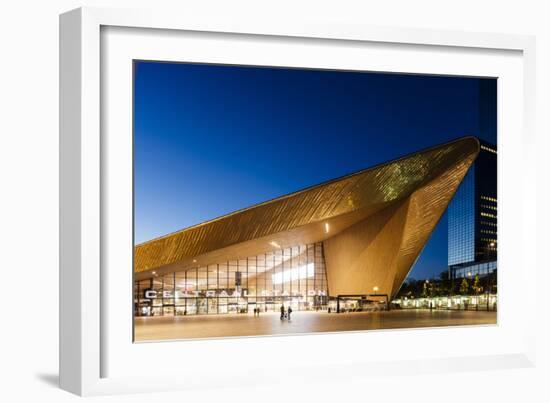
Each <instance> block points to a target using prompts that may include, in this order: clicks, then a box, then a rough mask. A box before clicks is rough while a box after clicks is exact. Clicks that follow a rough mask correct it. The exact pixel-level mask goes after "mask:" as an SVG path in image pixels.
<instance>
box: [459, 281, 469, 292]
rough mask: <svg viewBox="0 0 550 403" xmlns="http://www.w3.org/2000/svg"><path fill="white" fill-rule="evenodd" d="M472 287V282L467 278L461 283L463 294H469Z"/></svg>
mask: <svg viewBox="0 0 550 403" xmlns="http://www.w3.org/2000/svg"><path fill="white" fill-rule="evenodd" d="M469 289H470V284H469V283H468V280H466V278H463V279H462V283H460V293H461V294H462V295H466V294H468V290H469Z"/></svg>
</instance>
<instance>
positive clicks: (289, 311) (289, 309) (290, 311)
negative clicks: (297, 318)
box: [287, 307, 292, 320]
mask: <svg viewBox="0 0 550 403" xmlns="http://www.w3.org/2000/svg"><path fill="white" fill-rule="evenodd" d="M287 312H288V313H287V315H288V320H290V314H291V313H292V308H291V307H288V311H287Z"/></svg>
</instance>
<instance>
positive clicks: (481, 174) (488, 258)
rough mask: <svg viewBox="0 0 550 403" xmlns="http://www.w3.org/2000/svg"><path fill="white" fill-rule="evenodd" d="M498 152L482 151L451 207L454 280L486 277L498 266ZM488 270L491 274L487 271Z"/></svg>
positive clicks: (492, 148)
mask: <svg viewBox="0 0 550 403" xmlns="http://www.w3.org/2000/svg"><path fill="white" fill-rule="evenodd" d="M497 208H498V207H497V150H496V147H495V146H493V145H491V144H489V143H485V142H481V150H480V153H479V156H478V157H477V159H476V161H475V163H474V164H473V165H472V167H471V168H470V170H469V171H468V173H467V174H466V176H465V177H464V180H463V182H462V184H461V185H460V187H459V188H458V190H457V192H456V194H455V197H454V198H453V200H452V201H451V203H450V204H449V207H448V225H449V232H448V234H449V239H448V256H449V261H448V264H449V271H450V275H451V277H452V278H461V277H466V274H467V273H473V272H476V273H477V274H480V275H486V274H488V273H490V272H492V271H494V270H495V269H496V265H497V262H496V261H497V247H498V238H497ZM487 270H489V271H487Z"/></svg>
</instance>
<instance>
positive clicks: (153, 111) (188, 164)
mask: <svg viewBox="0 0 550 403" xmlns="http://www.w3.org/2000/svg"><path fill="white" fill-rule="evenodd" d="M480 81H482V80H480V79H476V78H456V77H435V76H416V75H399V74H376V73H363V72H335V71H322V70H298V69H277V68H255V67H238V66H219V65H218V66H217V65H197V64H176V63H157V62H136V64H135V83H134V84H135V88H134V103H135V104H134V108H135V109H134V136H135V139H134V141H135V143H134V152H135V162H134V170H135V241H136V244H138V243H141V242H144V241H147V240H150V239H152V238H155V237H158V236H161V235H165V234H167V233H170V232H173V231H177V230H180V229H182V228H185V227H188V226H190V225H193V224H197V223H200V222H203V221H205V220H209V219H212V218H215V217H217V216H220V215H223V214H226V213H230V212H232V211H234V210H237V209H241V208H243V207H247V206H250V205H253V204H256V203H259V202H262V201H265V200H268V199H272V198H274V197H278V196H281V195H284V194H287V193H290V192H294V191H296V190H299V189H302V188H304V187H307V186H311V185H315V184H317V183H320V182H323V181H326V180H329V179H333V178H335V177H338V176H342V175H345V174H348V173H351V172H354V171H358V170H360V169H364V168H367V167H370V166H372V165H375V164H378V163H381V162H385V161H387V160H391V159H395V158H397V157H399V156H402V155H405V154H408V153H411V152H414V151H417V150H420V149H422V148H426V147H430V146H433V145H436V144H439V143H443V142H447V141H449V140H452V139H455V138H457V137H461V136H464V135H476V136H478V137H480V138H483V139H485V140H487V141H490V142H492V143H496V127H495V125H496V123H495V121H496V116H495V112H494V105H495V103H496V85H495V86H493V87H494V88H495V89H494V90H492V91H490V92H492V94H489V96H484V97H480ZM480 99H481V100H482V101H480ZM481 128H483V130H482V129H481ZM481 131H483V133H481ZM446 265H447V218H446V215H445V216H444V217H443V219H442V220H441V221H440V223H439V225H438V227H437V228H436V230H435V232H434V234H433V235H432V237H431V239H430V241H429V243H428V245H427V246H426V248H425V249H424V251H423V253H422V255H421V257H420V259H419V260H418V262H417V264H416V265H415V267H414V268H413V270H412V272H411V275H410V276H412V277H415V278H424V277H427V276H428V277H429V276H435V275H437V274H438V273H440V272H441V271H442V270H444V269H445V268H446Z"/></svg>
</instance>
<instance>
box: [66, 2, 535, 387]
mask: <svg viewBox="0 0 550 403" xmlns="http://www.w3.org/2000/svg"><path fill="white" fill-rule="evenodd" d="M181 41H185V46H178V44H179V43H182V42H181ZM197 41H199V42H200V44H201V46H197V44H196V42H197ZM201 41H202V42H201ZM232 41H233V42H232ZM229 45H231V46H229ZM266 46H267V47H268V48H269V47H270V49H269V52H268V51H261V50H260V48H266ZM251 47H255V48H254V49H255V50H256V51H254V52H252V51H251V49H252V48H251ZM293 47H294V49H295V48H296V47H298V48H299V49H300V50H304V49H307V50H308V51H307V52H292V51H288V50H289V49H290V50H291V49H293ZM60 48H61V53H60V384H61V387H62V388H63V389H66V390H68V391H71V392H73V393H76V394H79V395H95V394H111V393H126V392H140V391H144V392H145V391H147V392H149V391H160V390H175V389H185V388H190V387H209V386H210V387H211V386H220V385H228V384H234V383H235V382H238V383H239V384H243V385H246V384H247V383H250V384H257V383H259V382H260V383H261V382H279V381H282V380H283V379H284V377H285V374H284V373H283V374H281V369H285V368H290V367H293V368H302V369H308V370H310V369H312V368H318V367H320V366H322V367H327V368H328V367H330V368H333V369H339V370H342V369H345V370H347V369H352V370H354V371H355V372H357V371H358V372H360V373H362V374H364V375H365V376H369V375H373V374H380V372H384V373H387V374H405V373H409V372H411V371H414V372H415V373H418V372H423V373H426V372H428V373H429V372H442V371H465V370H479V369H491V368H503V367H508V368H517V367H528V366H533V365H534V363H535V345H534V339H535V324H534V315H535V309H534V307H535V301H536V293H535V292H530V293H529V294H528V295H525V296H522V299H523V301H524V302H523V303H524V306H525V305H527V306H529V307H532V308H533V309H526V310H523V311H518V309H517V307H514V306H513V304H509V303H507V301H506V298H505V297H506V295H507V294H508V295H510V293H511V292H512V291H511V289H512V283H511V281H510V279H511V275H510V274H506V271H505V270H499V297H501V298H502V299H499V317H498V320H499V325H498V326H487V327H476V328H471V327H460V328H452V329H416V330H399V331H379V332H372V331H371V332H350V333H346V334H327V335H322V336H285V337H278V338H274V337H272V338H245V339H243V338H234V339H225V340H202V341H194V342H192V344H183V345H181V344H177V343H144V344H139V345H136V344H133V343H132V340H131V339H129V338H128V334H131V332H132V328H131V326H130V327H129V325H128V323H131V308H130V301H131V299H130V295H131V282H127V280H128V276H131V271H124V270H120V271H115V270H108V268H109V267H113V262H117V264H118V263H120V264H121V265H123V266H125V265H127V263H128V260H127V259H128V253H130V255H131V250H132V247H133V245H132V244H131V243H128V242H127V241H128V239H129V238H128V237H130V238H131V233H128V230H129V228H131V221H130V222H129V221H128V219H129V218H130V217H129V216H128V215H125V214H124V213H122V214H116V213H117V212H120V211H123V210H124V209H125V208H126V210H128V209H129V206H128V204H127V203H128V202H130V203H131V198H129V196H130V195H131V191H132V188H131V181H130V182H128V178H129V176H128V175H131V158H132V157H131V150H130V149H128V136H126V135H125V134H127V133H128V130H130V131H131V121H129V120H128V116H131V102H129V100H130V101H131V98H128V97H129V96H131V74H130V75H128V70H127V69H128V61H131V60H132V59H136V58H145V59H147V58H149V59H156V60H174V61H177V60H180V58H181V57H182V56H181V54H182V52H184V54H185V55H186V56H185V60H187V61H207V62H218V63H223V62H225V63H228V62H229V63H239V64H266V65H273V64H277V63H280V65H284V66H289V65H295V66H305V65H307V66H308V67H317V66H319V67H320V66H321V65H322V67H331V68H342V69H344V68H347V69H349V68H355V69H362V70H375V71H400V72H409V73H424V74H457V75H470V76H492V77H499V79H501V78H502V80H500V83H499V98H498V100H499V106H498V114H499V118H498V124H499V146H498V147H499V157H498V158H499V227H500V228H499V267H502V266H503V265H504V267H505V268H506V267H507V266H508V267H514V270H515V271H514V276H516V277H518V276H519V277H523V278H528V277H531V278H534V277H536V272H535V270H536V267H537V265H536V262H535V255H536V253H535V252H534V250H533V248H534V245H536V240H535V239H534V237H535V236H536V229H535V227H536V216H535V209H534V208H532V206H533V199H532V193H530V192H529V191H528V190H529V189H534V188H535V186H536V183H535V175H534V173H535V171H536V169H535V160H534V158H531V156H532V155H534V133H533V127H532V120H533V113H534V112H533V105H534V90H535V74H534V68H535V67H534V66H535V64H534V57H535V55H534V49H535V43H534V38H532V37H529V36H520V35H501V34H487V33H467V32H455V31H443V30H437V31H429V30H417V29H404V28H395V29H394V28H384V27H369V26H357V25H347V24H344V23H332V22H326V21H316V20H315V19H314V18H313V17H312V19H311V20H308V21H293V20H291V19H290V20H288V21H285V22H281V21H270V20H269V18H266V19H257V20H253V21H251V20H246V19H245V18H242V19H232V20H231V21H218V20H212V19H207V18H204V17H198V16H193V15H183V16H182V15H171V14H170V13H158V12H152V11H149V10H116V9H103V8H81V9H77V10H73V11H70V12H68V13H65V14H63V15H61V17H60ZM224 48H225V51H222V50H223V49H224ZM321 48H323V49H322V50H323V51H324V53H325V54H326V53H327V52H337V53H339V55H338V56H339V57H337V58H334V57H332V58H331V59H332V62H331V63H334V64H332V65H330V66H329V65H327V63H329V62H328V61H327V60H325V59H323V58H322V53H323V52H321V51H320V50H319V49H321ZM199 49H200V51H199ZM284 49H286V50H287V51H285V50H284ZM315 49H317V50H315ZM316 52H317V53H316ZM362 52H371V53H369V55H370V56H376V57H370V58H366V57H362V56H361V55H362V54H363V53H362ZM191 55H192V56H191ZM285 55H286V56H285ZM403 55H408V56H409V57H408V58H407V60H408V64H407V65H406V66H405V63H404V62H403V63H402V65H401V67H399V64H396V63H399V60H400V59H399V58H400V57H403ZM417 55H420V56H422V57H411V56H417ZM259 58H260V59H259ZM261 58H263V59H261ZM396 66H397V67H396ZM128 91H130V92H128ZM502 94H506V95H508V96H507V97H504V98H503V97H502ZM129 125H130V126H129ZM115 132H116V134H113V133H115ZM115 156H116V158H117V161H119V163H117V166H116V167H115V166H114V165H113V164H112V158H114V157H115ZM518 161H520V163H519V164H518ZM503 176H505V177H506V178H507V179H506V181H502V180H501V178H502V177H503ZM511 182H514V183H517V184H519V185H518V186H520V189H521V190H522V191H519V192H518V191H515V192H514V188H513V187H512V186H511V185H510V183H511ZM516 189H517V187H516ZM117 192H119V193H117ZM130 210H131V208H130ZM128 225H130V227H128ZM507 244H510V245H511V244H514V245H517V247H515V249H514V252H513V253H512V252H511V251H508V252H506V247H505V246H506V245H507ZM528 248H529V253H526V251H527V250H528ZM500 249H503V253H500ZM117 259H118V260H117ZM130 269H131V266H130ZM501 271H502V272H503V273H502V280H501ZM509 271H510V270H509ZM501 281H502V284H501ZM117 285H118V286H120V285H122V288H123V289H124V291H123V292H118V291H116V290H118V289H119V288H118V287H117ZM115 291H116V292H115ZM125 315H126V316H125ZM520 316H521V317H520ZM438 334H439V335H440V336H443V337H444V338H445V340H447V341H449V340H460V339H461V338H463V337H466V336H468V337H471V335H472V334H475V337H476V338H478V340H480V343H479V345H478V346H477V347H476V346H474V347H471V346H470V347H468V349H464V348H460V347H457V346H454V347H453V346H447V347H445V344H447V343H448V342H446V343H440V344H438V342H437V341H435V342H433V343H432V342H429V343H426V342H422V340H429V339H426V336H430V335H434V336H435V335H438ZM405 337H406V338H407V339H408V340H415V343H416V345H418V346H419V351H405V350H402V349H400V348H398V347H396V343H397V345H399V340H404V338H405ZM441 338H442V337H439V338H438V339H439V340H441ZM435 339H437V338H435ZM366 340H368V341H369V342H372V344H375V345H376V348H371V349H370V350H369V348H366V349H363V350H364V351H363V350H362V351H363V352H362V353H358V351H357V346H359V345H361V344H364V343H365V341H366ZM342 342H344V344H345V346H346V347H345V348H342V349H341V351H339V352H338V354H336V353H331V349H330V348H328V349H327V353H326V354H323V355H322V357H321V356H320V355H319V354H317V355H316V351H318V348H319V345H325V346H329V347H330V346H331V345H336V344H338V345H339V346H342ZM188 343H189V342H188ZM384 343H386V344H384ZM422 343H424V344H422ZM384 345H386V347H387V348H386V349H384V348H383V347H381V346H384ZM430 345H431V348H432V350H431V351H427V349H423V347H424V346H430ZM178 346H179V347H178ZM182 346H183V347H182ZM281 346H284V348H285V349H286V350H288V351H289V352H291V353H292V352H298V351H300V354H301V355H302V358H301V359H302V360H304V361H300V360H298V359H290V360H287V361H285V362H282V363H278V362H277V355H278V351H279V350H280V348H283V347H281ZM186 349H187V351H186V352H185V353H184V354H187V359H188V360H190V362H193V367H192V372H191V371H189V369H187V368H180V369H179V370H176V367H175V366H174V361H175V362H178V360H174V358H173V357H174V356H173V354H176V355H177V354H183V353H182V351H184V350H186ZM235 352H238V354H240V356H241V357H242V362H241V363H240V364H235V365H237V366H239V365H240V369H241V370H242V371H245V372H246V373H254V374H255V375H254V378H253V379H252V380H247V379H246V377H242V378H241V377H240V376H237V374H229V375H228V374H227V373H225V376H224V377H222V376H221V374H218V373H216V371H215V370H212V368H211V367H210V366H209V365H208V362H211V361H210V360H212V359H216V357H222V359H229V358H230V357H231V355H234V353H235ZM167 353H170V357H167V358H162V357H166V355H167ZM137 354H139V360H141V361H143V360H145V361H146V360H147V359H149V358H150V357H161V358H159V359H157V360H156V364H157V366H158V367H161V368H163V369H162V370H160V371H157V375H156V376H153V377H152V376H147V377H143V376H140V374H139V360H137V361H136V356H137ZM291 355H292V354H291ZM294 355H295V354H294ZM258 356H263V357H264V359H265V360H266V361H268V362H269V363H270V365H269V369H268V368H264V371H262V373H261V374H260V373H259V372H258V369H261V368H262V366H266V365H265V363H264V364H262V362H255V361H254V357H258ZM247 360H249V361H248V362H247ZM243 362H247V363H246V364H244V363H243ZM251 362H252V364H250V363H251ZM266 367H267V366H266ZM235 372H238V371H235ZM303 372H304V375H303V376H304V377H305V378H307V377H311V378H312V379H322V378H323V377H324V376H326V375H323V374H320V373H318V372H316V371H303ZM335 372H338V371H335ZM339 372H345V371H339ZM206 374H208V379H205V378H207V377H206V376H201V375H206Z"/></svg>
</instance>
